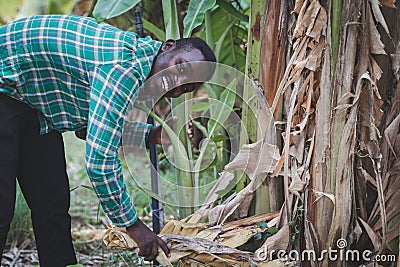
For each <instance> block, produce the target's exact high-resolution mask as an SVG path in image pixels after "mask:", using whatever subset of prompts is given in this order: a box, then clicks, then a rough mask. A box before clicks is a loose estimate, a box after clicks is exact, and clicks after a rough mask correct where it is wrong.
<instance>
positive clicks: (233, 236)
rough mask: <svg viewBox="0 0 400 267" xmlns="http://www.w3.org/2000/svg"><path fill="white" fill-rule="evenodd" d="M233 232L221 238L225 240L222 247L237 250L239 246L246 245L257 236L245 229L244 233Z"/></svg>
mask: <svg viewBox="0 0 400 267" xmlns="http://www.w3.org/2000/svg"><path fill="white" fill-rule="evenodd" d="M232 232H233V233H232ZM232 232H230V233H225V234H223V235H221V238H223V240H222V242H221V244H222V245H224V246H227V247H231V248H236V247H238V246H241V245H243V244H245V243H246V242H247V241H249V239H250V238H252V237H253V236H254V234H255V233H254V232H253V231H251V230H249V229H245V230H243V231H232Z"/></svg>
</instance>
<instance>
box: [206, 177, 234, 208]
mask: <svg viewBox="0 0 400 267" xmlns="http://www.w3.org/2000/svg"><path fill="white" fill-rule="evenodd" d="M233 179H235V176H234V175H233V174H232V173H230V172H227V171H224V172H222V174H221V175H220V177H219V178H218V180H217V181H216V182H215V184H214V186H213V187H212V188H211V190H210V192H209V193H208V195H207V197H206V199H205V200H204V204H203V206H202V209H204V208H206V207H208V206H209V205H210V204H212V203H214V202H215V201H216V200H217V199H218V198H220V197H221V196H220V195H219V194H218V191H221V190H224V189H226V188H227V187H228V185H229V184H230V183H231V182H232V180H233Z"/></svg>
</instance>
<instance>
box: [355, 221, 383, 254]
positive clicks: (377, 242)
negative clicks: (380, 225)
mask: <svg viewBox="0 0 400 267" xmlns="http://www.w3.org/2000/svg"><path fill="white" fill-rule="evenodd" d="M358 220H359V221H360V222H361V224H362V225H363V226H364V228H365V230H366V231H367V234H368V236H369V238H370V239H371V242H372V244H373V245H374V249H375V251H379V250H380V249H381V247H382V238H381V237H380V236H378V234H377V233H376V232H375V231H374V229H372V227H371V226H369V224H368V223H366V222H365V221H364V220H363V219H361V218H360V217H358Z"/></svg>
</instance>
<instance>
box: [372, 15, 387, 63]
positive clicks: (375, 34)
mask: <svg viewBox="0 0 400 267" xmlns="http://www.w3.org/2000/svg"><path fill="white" fill-rule="evenodd" d="M368 21H369V23H368V29H369V35H370V36H369V38H368V40H369V51H370V53H371V54H376V55H386V52H385V45H384V44H383V43H382V40H381V35H380V34H379V31H378V29H377V28H376V26H375V23H374V19H373V18H372V12H371V10H370V9H368Z"/></svg>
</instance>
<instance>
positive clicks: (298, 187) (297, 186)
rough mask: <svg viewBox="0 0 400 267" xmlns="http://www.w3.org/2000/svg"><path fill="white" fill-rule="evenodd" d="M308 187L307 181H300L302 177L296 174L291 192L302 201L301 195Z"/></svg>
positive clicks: (290, 188)
mask: <svg viewBox="0 0 400 267" xmlns="http://www.w3.org/2000/svg"><path fill="white" fill-rule="evenodd" d="M306 185H307V183H306V182H305V181H302V180H301V179H300V176H299V175H298V174H296V175H295V177H294V179H293V181H292V182H291V183H290V186H289V192H291V193H292V194H295V195H296V196H297V197H299V199H301V197H300V193H301V192H303V191H304V188H305V187H306Z"/></svg>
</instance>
